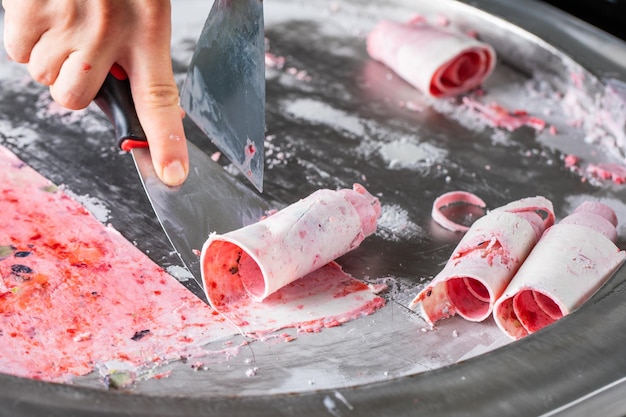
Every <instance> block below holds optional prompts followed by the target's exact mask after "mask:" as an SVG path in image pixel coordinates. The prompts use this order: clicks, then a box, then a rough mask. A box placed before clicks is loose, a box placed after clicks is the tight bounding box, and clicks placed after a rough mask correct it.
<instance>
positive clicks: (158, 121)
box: [130, 60, 189, 186]
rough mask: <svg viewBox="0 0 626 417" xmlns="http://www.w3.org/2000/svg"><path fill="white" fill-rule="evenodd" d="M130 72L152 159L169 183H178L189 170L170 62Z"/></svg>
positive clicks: (160, 175) (158, 173) (156, 168)
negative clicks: (150, 68) (150, 69)
mask: <svg viewBox="0 0 626 417" xmlns="http://www.w3.org/2000/svg"><path fill="white" fill-rule="evenodd" d="M165 65H166V66H165V67H159V68H155V67H152V66H150V67H152V71H149V70H146V71H132V72H131V76H130V81H131V88H132V92H133V98H134V100H135V108H136V109H137V115H138V116H139V120H140V121H141V125H142V127H143V129H144V131H145V133H146V136H147V138H148V142H149V144H150V152H151V154H152V162H153V164H154V168H155V171H156V173H157V175H158V176H159V178H161V180H162V181H163V182H164V183H165V184H167V185H172V186H173V185H179V184H181V183H182V182H183V181H184V180H185V179H186V178H187V173H188V171H189V161H188V155H187V145H186V139H185V132H184V130H183V123H182V118H181V113H180V108H179V104H178V89H177V87H176V84H175V83H174V76H173V74H172V72H171V63H169V60H168V62H167V63H166V64H165Z"/></svg>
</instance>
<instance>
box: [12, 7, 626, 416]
mask: <svg viewBox="0 0 626 417" xmlns="http://www.w3.org/2000/svg"><path fill="white" fill-rule="evenodd" d="M209 8H210V4H206V2H204V1H200V0H178V1H174V2H173V12H174V39H173V42H174V45H173V53H174V60H175V70H176V73H177V76H178V77H179V81H181V82H182V77H183V76H184V74H185V72H186V67H187V65H188V62H189V58H190V56H191V53H192V52H193V48H194V46H195V45H194V41H193V39H197V36H198V34H199V32H200V29H201V27H202V23H203V20H204V18H205V17H206V15H207V14H208V11H209ZM264 9H265V10H264V13H265V19H266V21H265V28H266V36H267V38H268V41H269V51H270V52H271V53H273V54H275V55H276V56H282V57H284V58H285V66H284V67H283V68H268V71H267V90H266V92H267V113H266V124H267V128H268V132H267V133H268V139H267V142H266V176H265V178H266V179H265V193H264V194H265V195H266V197H265V198H268V199H270V198H271V199H275V200H276V201H282V202H285V203H286V202H292V201H295V200H296V199H298V198H300V197H303V196H306V195H308V194H309V193H310V192H312V191H314V190H315V189H318V188H321V187H330V188H335V187H341V186H346V185H350V184H351V183H352V182H362V183H364V185H366V186H367V187H368V189H369V190H370V191H372V192H374V193H377V194H378V195H379V196H380V198H381V201H382V202H383V204H384V206H386V210H387V212H386V214H387V215H388V216H387V217H386V218H384V219H383V221H382V222H381V228H380V229H379V232H378V233H377V234H376V235H375V236H373V237H372V238H371V239H368V240H367V241H366V242H364V244H363V246H362V247H360V248H359V250H358V251H355V252H353V253H351V254H349V255H347V256H345V257H343V258H342V259H340V263H341V264H342V265H344V267H345V269H346V270H348V271H349V272H350V273H352V274H353V275H354V276H355V277H357V278H360V279H364V280H375V279H381V278H386V279H387V280H386V282H387V283H388V284H389V285H390V291H389V292H388V293H387V295H386V296H387V297H388V299H389V303H388V305H387V306H386V307H385V308H384V309H383V310H381V311H379V312H378V313H376V314H374V315H372V316H369V317H366V318H363V319H359V320H356V321H354V322H351V323H348V324H346V325H343V326H340V327H337V328H334V329H326V330H324V331H323V332H321V333H320V334H314V335H300V334H298V335H297V340H295V341H294V342H292V343H288V344H282V345H280V344H272V345H269V344H263V343H253V344H252V346H251V347H252V351H244V350H242V351H241V352H240V355H238V356H237V357H236V358H234V359H231V360H229V361H224V362H222V363H214V364H211V366H210V368H211V370H210V371H207V372H192V371H191V370H189V366H188V365H184V364H178V365H177V364H174V365H173V366H174V369H173V372H172V374H171V377H170V378H167V379H162V380H148V381H144V382H142V383H139V384H138V385H137V386H136V387H134V388H133V389H131V390H128V391H107V390H104V389H103V388H102V385H101V384H100V385H99V384H98V381H97V378H91V379H90V377H85V378H82V379H80V378H79V379H78V380H77V381H76V383H75V385H73V386H71V385H59V384H51V383H45V382H38V381H33V380H27V379H21V378H16V377H12V376H9V375H0V386H1V387H2V389H1V390H0V405H1V407H0V415H6V416H18V417H19V416H44V415H45V416H122V415H133V416H196V415H197V416H200V415H202V416H208V415H226V414H227V415H233V416H252V415H254V416H265V415H267V416H281V415H284V416H291V415H311V416H315V415H319V416H328V415H333V416H350V415H359V416H369V415H371V416H399V415H416V414H420V415H422V414H423V415H431V416H437V415H442V416H444V415H445V416H447V415H455V416H464V415H467V416H470V415H471V416H475V415H481V416H490V415H494V416H495V415H511V416H515V415H520V416H521V415H581V416H582V415H590V413H592V414H594V415H606V416H611V415H622V414H624V410H626V400H624V398H626V396H624V393H626V384H625V383H624V382H623V381H624V377H625V376H626V357H624V355H623V353H622V347H623V346H624V345H625V342H626V340H625V339H626V332H624V331H623V324H622V322H623V320H622V317H624V315H625V314H626V311H625V310H626V303H625V302H624V301H626V300H625V295H624V294H625V290H626V287H625V286H626V272H625V271H624V270H620V271H619V272H618V273H617V275H616V276H615V277H614V278H613V279H612V280H611V281H610V283H609V284H608V285H607V286H605V287H604V288H602V290H601V291H600V292H599V293H597V294H596V295H595V296H594V297H593V299H592V300H591V301H589V302H588V303H587V304H586V305H585V306H583V308H581V309H580V310H578V311H576V312H575V313H573V314H571V315H570V316H568V317H566V318H564V319H562V320H561V321H559V322H558V323H556V324H555V325H553V326H551V327H550V328H547V329H545V331H541V332H538V333H537V334H534V335H532V336H529V337H527V338H525V339H523V340H521V341H519V342H514V343H508V341H507V340H506V339H502V338H500V337H499V336H497V333H493V332H492V331H491V330H490V329H491V327H490V326H491V325H490V324H486V325H484V326H482V325H476V326H473V325H469V324H466V323H463V322H462V321H460V320H456V319H450V320H449V321H447V322H446V323H443V324H442V325H441V326H440V327H439V329H438V330H436V331H432V332H422V331H421V328H422V326H423V322H421V321H420V320H419V319H418V318H416V315H415V314H414V313H412V312H409V311H408V310H407V309H406V308H405V307H406V305H407V304H408V300H409V298H410V297H411V296H412V295H414V294H415V291H417V289H418V288H419V287H420V286H422V285H423V284H424V283H425V282H427V280H428V279H429V278H430V277H432V276H433V275H434V274H435V273H436V272H437V271H438V270H439V269H440V268H441V265H442V263H443V262H444V261H445V259H446V257H447V256H448V255H449V253H450V251H451V250H452V248H453V247H454V245H455V243H456V241H458V238H459V237H458V236H456V235H454V234H451V233H447V232H444V231H442V230H441V229H438V227H437V226H436V225H434V224H432V222H431V221H430V217H429V213H430V206H431V204H432V201H433V200H434V198H435V197H436V196H438V195H439V194H442V193H443V192H445V191H450V190H453V189H465V190H467V191H472V192H475V193H477V194H479V195H480V196H481V197H483V199H485V200H486V201H487V202H488V204H489V206H490V207H496V206H498V205H501V204H504V203H506V202H508V201H511V200H513V199H516V198H520V197H524V196H528V195H536V194H541V195H545V196H546V197H548V198H550V199H552V201H553V202H554V204H555V207H557V215H558V216H560V217H562V216H563V215H564V214H565V213H566V212H567V211H568V210H569V209H571V208H572V207H573V206H574V205H576V204H577V202H578V201H579V200H580V199H583V198H594V199H600V200H604V201H606V202H608V203H610V204H611V205H612V206H614V207H615V208H616V209H617V211H618V216H619V217H620V220H622V221H624V220H623V219H625V218H626V208H625V206H624V201H626V198H625V197H626V196H625V194H626V191H625V190H626V188H624V186H620V185H617V184H613V183H611V182H598V181H592V180H591V179H587V180H585V181H583V177H584V174H580V173H576V172H572V171H570V170H569V169H566V168H565V167H564V165H563V161H562V157H563V156H564V155H567V154H576V155H579V156H581V157H583V159H584V160H586V161H591V162H593V161H595V162H597V161H623V155H622V154H621V146H623V143H620V140H622V139H623V138H620V129H619V125H618V126H617V128H615V126H613V127H614V128H615V129H614V131H609V132H608V134H607V136H606V137H610V138H612V139H613V142H612V143H608V142H607V141H604V142H602V141H600V142H602V143H590V142H589V139H590V138H593V137H594V134H597V131H596V130H595V126H593V123H591V120H590V119H587V118H586V117H585V114H589V115H593V114H598V113H600V112H612V115H613V117H614V118H615V120H619V118H620V117H621V116H622V115H624V112H625V110H624V106H623V101H622V99H621V92H622V91H623V89H622V86H623V83H624V82H625V81H626V45H625V44H624V42H622V41H620V40H618V39H616V38H613V37H611V36H609V35H607V34H605V33H603V32H601V31H599V30H597V29H595V28H593V27H591V26H589V25H587V24H584V23H582V22H581V21H579V20H577V19H574V18H571V17H569V16H567V15H566V14H564V13H561V12H559V11H558V10H556V9H554V8H552V7H550V6H548V5H545V4H543V3H540V2H537V1H534V0H518V1H515V2H511V1H504V0H472V1H469V0H468V1H467V2H459V1H454V0H439V1H437V2H432V1H427V0H423V1H409V0H385V1H379V2H362V1H357V0H334V1H333V0H328V1H321V2H315V3H314V4H313V3H311V2H306V1H300V0H291V1H288V0H265V1H264ZM413 13H421V14H424V15H428V16H438V15H439V16H444V17H445V18H446V19H449V20H450V21H451V22H453V23H454V24H457V25H459V26H461V27H463V28H465V29H468V30H475V31H477V32H478V33H479V35H480V37H481V38H482V39H483V40H485V41H487V42H489V43H491V44H492V45H493V46H494V47H495V48H496V50H497V52H498V56H499V61H498V66H497V68H496V71H495V72H494V75H493V77H491V78H490V79H489V80H488V82H487V83H486V84H485V86H484V87H485V91H486V93H487V96H486V97H488V98H493V99H494V100H497V101H498V102H500V103H502V104H506V105H508V106H515V107H517V108H522V109H526V110H529V111H533V112H542V114H541V117H544V118H546V119H547V120H549V123H551V124H555V125H556V126H557V127H558V129H557V131H558V132H559V134H556V135H551V134H550V133H549V132H548V130H546V131H544V132H539V133H538V132H535V131H533V130H532V129H529V128H523V129H521V130H517V131H515V132H505V131H502V130H499V129H494V128H490V127H488V126H484V125H481V124H480V123H476V120H474V119H473V118H471V117H468V115H467V114H465V113H459V112H458V111H457V110H458V108H459V106H458V103H455V102H450V101H442V102H433V101H429V100H426V99H425V98H424V97H423V96H422V95H420V93H418V92H417V91H415V90H413V89H411V88H410V87H408V86H407V85H406V84H405V83H403V82H402V81H401V80H398V79H397V78H396V77H394V76H393V74H391V73H390V72H389V70H388V69H386V68H384V67H383V66H382V65H380V64H378V63H375V62H372V61H371V60H369V59H368V57H367V55H366V53H365V47H364V36H365V34H366V33H367V31H368V30H369V29H371V28H372V27H373V25H374V24H375V23H376V22H377V21H378V20H379V19H382V18H393V19H397V20H405V19H408V18H409V17H411V15H412V14H413ZM2 59H4V58H2ZM0 68H1V69H0V87H1V88H0V123H1V124H2V127H3V130H2V135H1V136H0V143H2V144H3V145H5V146H8V147H9V148H10V149H11V150H13V151H14V152H15V153H17V154H18V156H20V157H21V158H23V159H24V160H25V161H26V162H28V163H29V164H30V165H32V166H33V167H34V168H36V169H38V170H39V171H40V172H42V173H43V174H44V175H46V176H47V177H49V178H50V179H51V180H52V181H54V182H56V183H59V184H66V186H67V188H68V190H70V191H71V192H73V193H75V194H76V195H78V196H79V197H80V196H85V195H89V196H90V197H91V198H92V199H95V200H97V201H100V202H103V205H104V206H105V207H106V209H107V210H108V215H107V216H105V217H106V219H105V221H107V222H110V223H112V224H113V225H114V226H115V227H116V228H117V229H118V230H120V231H121V232H122V233H123V234H124V235H125V236H126V237H127V238H128V239H129V240H131V241H134V242H136V243H137V246H138V247H140V248H141V249H142V250H144V252H146V253H147V254H148V255H149V256H150V257H151V258H152V259H153V260H155V261H156V262H157V263H159V264H160V265H162V266H163V267H165V268H170V267H176V266H177V263H178V262H179V261H178V260H177V259H176V257H175V256H174V255H172V254H171V250H170V249H169V247H168V244H167V239H166V237H165V236H164V235H163V234H162V232H161V231H160V228H159V225H158V223H157V222H156V221H155V220H154V219H151V217H150V216H149V215H146V214H144V213H147V212H148V210H147V209H146V208H149V203H148V201H146V200H138V201H137V200H133V199H132V196H136V195H138V194H140V192H141V190H140V189H138V188H135V189H133V188H132V184H129V182H128V181H127V178H128V177H129V176H130V175H132V167H128V165H129V164H127V160H126V159H125V158H123V155H119V154H118V151H117V150H116V149H114V148H113V147H110V146H109V144H110V134H111V132H110V128H109V125H108V122H107V121H106V120H104V119H103V118H102V117H101V115H100V113H99V112H98V111H97V110H96V109H88V110H87V111H85V112H83V113H80V114H78V115H77V114H76V113H70V112H63V111H60V110H55V108H54V106H53V105H52V104H51V103H50V102H49V98H48V96H47V93H46V91H45V89H44V88H42V87H41V86H37V85H36V84H34V83H31V82H29V81H28V76H27V74H26V73H25V71H24V69H23V68H20V67H19V66H17V65H16V64H14V63H10V62H7V61H2V66H1V67H0ZM574 84H576V86H575V87H576V94H575V95H574V97H573V98H572V100H573V106H574V108H573V109H572V108H564V102H565V100H559V99H558V98H559V97H561V98H562V97H570V96H569V95H567V94H566V93H567V92H571V91H572V88H573V87H574ZM554 92H556V93H559V94H561V95H559V94H556V95H553V94H552V93H554ZM407 102H411V103H413V104H414V105H415V107H414V109H415V108H418V109H419V111H415V110H411V109H408V108H406V103H407ZM402 103H404V106H403V105H401V104H402ZM568 103H569V102H568ZM570 104H572V103H570ZM581 109H582V110H584V111H583V112H582V113H583V114H582V115H579V117H582V118H583V121H584V122H586V123H587V124H585V123H583V124H581V125H578V126H574V125H571V124H569V123H568V121H569V118H570V117H571V116H568V115H567V114H566V111H567V110H570V111H573V110H581ZM544 110H546V111H545V112H544ZM548 110H549V111H548ZM622 127H623V126H622ZM609 130H610V129H609ZM621 130H623V129H621ZM188 132H189V136H190V139H191V140H192V141H194V142H196V144H197V145H198V146H200V147H203V148H204V149H206V151H207V152H211V145H210V144H206V143H204V142H203V141H202V140H201V139H200V138H201V135H200V134H199V132H194V130H193V126H190V127H189V130H188ZM85 138H89V139H85ZM77 141H81V143H82V144H83V146H84V147H82V150H81V147H79V146H76V142H77ZM407 144H409V145H415V146H417V145H420V144H426V145H424V146H423V147H419V146H418V148H419V149H420V150H421V151H422V153H423V155H425V156H422V157H418V158H413V159H412V160H411V161H412V162H415V161H417V162H419V163H411V161H406V160H403V159H402V158H400V157H398V155H395V154H394V153H393V150H394V149H397V146H400V149H404V150H406V149H407V148H406V146H407ZM616 145H617V146H616ZM402 146H404V148H403V147H402ZM409 148H410V149H412V148H411V147H410V146H409ZM394 155H395V156H394ZM400 156H402V155H400ZM414 156H415V154H414ZM137 187H139V185H138V184H137ZM391 214H396V215H398V214H400V215H401V216H400V217H401V218H402V219H403V221H404V224H403V225H404V226H406V227H404V228H402V227H400V226H402V225H399V224H398V223H394V222H393V221H390V220H389V218H390V217H393V216H390V215H391ZM397 218H398V216H396V219H397ZM625 235H626V233H624V230H623V229H620V237H621V241H620V245H621V246H623V245H624V241H623V240H624V236H625ZM455 331H456V332H457V333H458V337H453V336H452V335H453V334H454V333H455ZM253 354H254V360H255V361H256V362H254V363H255V366H258V367H259V372H258V374H257V375H256V376H255V377H250V378H248V377H246V376H245V375H244V374H245V369H246V368H247V367H249V366H250V365H249V363H250V362H246V361H248V360H250V359H252V355H253Z"/></svg>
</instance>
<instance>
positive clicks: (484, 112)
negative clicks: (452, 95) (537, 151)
mask: <svg viewBox="0 0 626 417" xmlns="http://www.w3.org/2000/svg"><path fill="white" fill-rule="evenodd" d="M463 104H464V105H465V106H467V107H469V108H470V109H473V110H475V111H476V112H477V114H479V115H481V116H482V118H483V120H484V121H485V122H486V123H488V124H489V125H490V126H491V127H499V128H504V129H506V130H508V131H509V132H513V131H514V130H517V129H519V128H520V127H522V126H528V127H532V128H533V129H535V130H537V131H540V130H543V129H545V127H546V121H545V120H543V119H541V118H539V117H535V116H531V115H530V114H528V112H527V111H526V110H508V109H505V108H504V107H502V106H501V105H499V104H497V103H490V104H483V103H480V102H478V101H476V100H474V99H472V98H470V97H463Z"/></svg>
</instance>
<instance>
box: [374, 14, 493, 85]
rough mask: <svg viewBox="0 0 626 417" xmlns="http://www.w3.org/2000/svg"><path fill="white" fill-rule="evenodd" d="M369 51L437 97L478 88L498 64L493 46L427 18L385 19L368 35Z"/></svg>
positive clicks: (402, 75) (405, 77)
mask: <svg viewBox="0 0 626 417" xmlns="http://www.w3.org/2000/svg"><path fill="white" fill-rule="evenodd" d="M367 51H368V53H369V55H370V57H372V58H373V59H375V60H378V61H381V62H382V63H384V64H385V65H387V66H388V67H389V68H391V69H392V70H393V71H394V72H395V73H396V74H398V75H399V76H400V77H402V78H403V79H404V80H405V81H407V82H408V83H409V84H411V85H413V86H414V87H416V88H417V89H419V90H421V91H422V92H423V93H425V94H427V95H430V96H433V97H449V96H456V95H459V94H462V93H464V92H467V91H469V90H471V89H473V88H475V87H478V86H479V85H480V84H481V83H482V82H483V81H484V80H485V79H486V78H487V77H488V76H489V75H490V74H491V72H492V71H493V68H494V66H495V63H496V53H495V51H494V50H493V48H492V47H491V46H490V45H488V44H486V43H483V42H479V41H478V40H476V39H474V38H471V37H469V36H466V35H465V34H462V33H459V32H455V31H453V30H451V29H450V28H444V27H441V26H434V25H431V24H429V23H428V22H427V21H426V20H425V19H415V20H413V21H411V22H409V23H406V24H402V23H397V22H392V21H389V20H383V21H381V22H380V23H378V25H377V26H376V27H375V28H374V30H373V31H372V32H370V34H369V35H368V37H367Z"/></svg>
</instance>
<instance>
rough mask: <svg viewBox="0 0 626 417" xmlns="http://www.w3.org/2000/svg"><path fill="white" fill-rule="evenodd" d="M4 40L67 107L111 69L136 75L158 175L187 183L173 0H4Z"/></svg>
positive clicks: (89, 94)
mask: <svg viewBox="0 0 626 417" xmlns="http://www.w3.org/2000/svg"><path fill="white" fill-rule="evenodd" d="M2 6H3V7H4V9H5V16H4V45H5V48H6V51H7V53H8V55H9V57H11V59H13V60H14V61H16V62H19V63H23V64H28V71H29V72H30V74H31V76H32V77H33V79H35V80H36V81H38V82H40V83H42V84H44V85H47V86H49V87H50V94H51V96H52V98H53V99H54V100H55V101H56V102H58V103H59V104H61V105H62V106H64V107H67V108H69V109H74V110H77V109H82V108H85V107H87V105H89V103H90V102H91V101H92V100H93V98H94V97H95V96H96V93H97V92H98V90H99V89H100V86H101V85H102V83H103V82H104V79H105V77H106V75H107V74H108V72H109V69H110V68H111V67H112V65H113V64H114V63H117V64H118V65H120V66H121V67H122V68H123V69H124V70H125V71H126V73H127V75H128V79H129V81H130V85H131V90H132V94H133V99H134V101H135V107H136V109H137V115H138V116H139V120H140V121H141V124H142V127H143V129H144V131H145V133H146V136H147V138H148V143H149V144H150V151H151V154H152V161H153V164H154V168H155V171H156V173H157V175H158V176H159V178H161V180H162V181H163V182H164V183H165V184H168V185H172V186H173V185H178V184H181V183H182V182H183V181H184V180H185V178H186V177H187V173H188V170H189V163H188V155H187V146H186V142H185V141H186V139H185V132H184V129H183V124H182V118H181V110H180V107H179V104H178V101H179V99H178V89H177V87H176V83H175V81H174V74H173V70H172V61H171V55H170V42H171V5H170V1H169V0H2Z"/></svg>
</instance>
